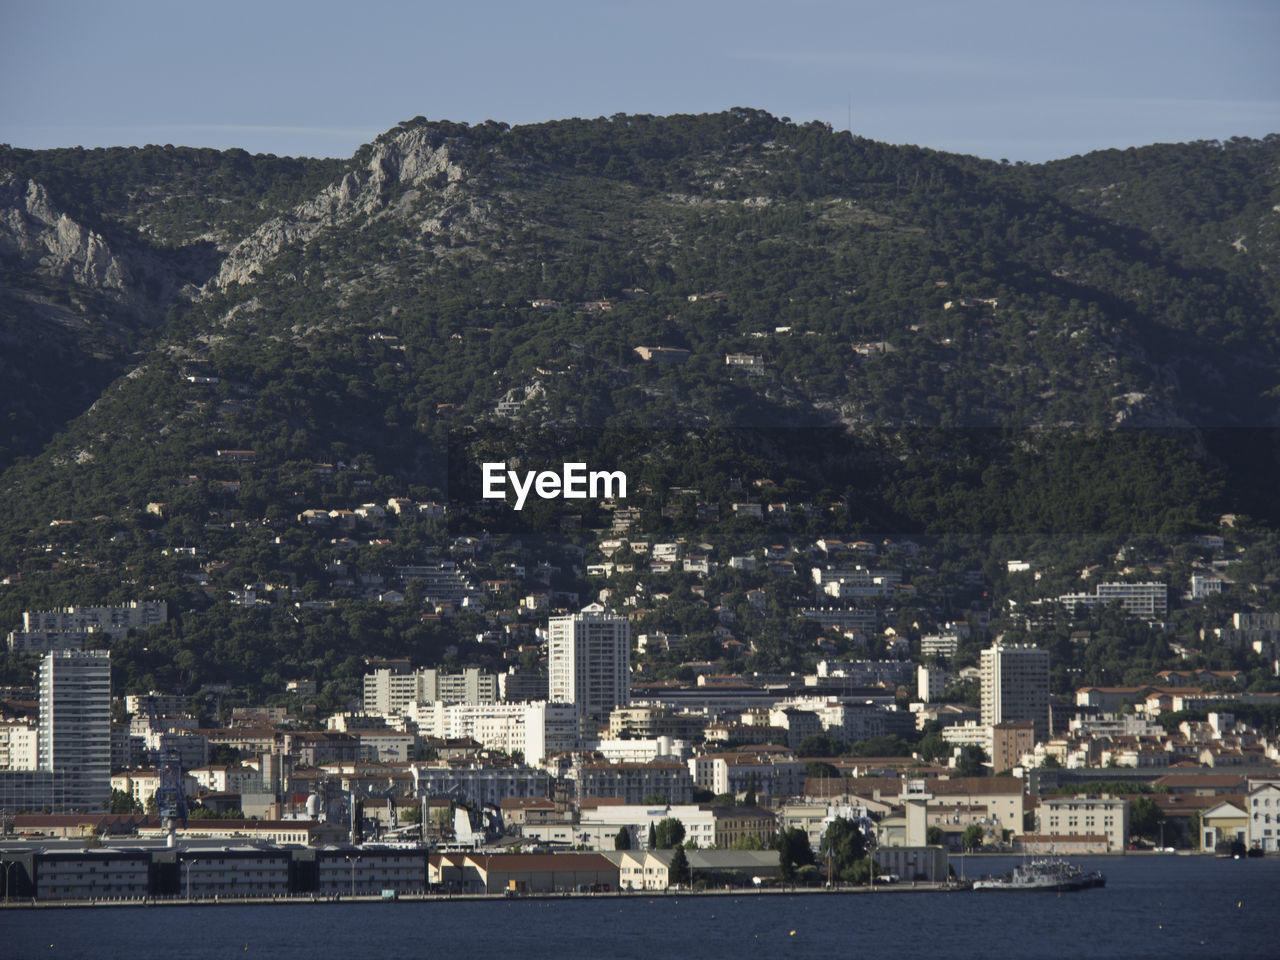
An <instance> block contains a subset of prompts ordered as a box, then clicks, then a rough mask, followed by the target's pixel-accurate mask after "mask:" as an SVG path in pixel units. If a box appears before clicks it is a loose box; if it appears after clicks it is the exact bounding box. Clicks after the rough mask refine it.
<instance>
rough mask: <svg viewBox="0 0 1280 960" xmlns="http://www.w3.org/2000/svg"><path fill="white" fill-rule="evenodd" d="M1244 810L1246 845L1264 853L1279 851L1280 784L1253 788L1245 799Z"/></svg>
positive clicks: (1265, 784)
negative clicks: (1246, 823)
mask: <svg viewBox="0 0 1280 960" xmlns="http://www.w3.org/2000/svg"><path fill="white" fill-rule="evenodd" d="M1244 809H1245V813H1246V814H1247V815H1248V818H1249V820H1248V826H1247V828H1246V834H1245V835H1246V837H1247V839H1246V841H1245V842H1246V844H1247V845H1248V846H1249V847H1257V848H1258V849H1259V850H1263V851H1265V852H1266V853H1275V852H1277V851H1280V784H1276V783H1264V784H1260V785H1258V786H1256V787H1254V788H1253V789H1252V790H1250V791H1249V794H1248V796H1246V797H1245V800H1244Z"/></svg>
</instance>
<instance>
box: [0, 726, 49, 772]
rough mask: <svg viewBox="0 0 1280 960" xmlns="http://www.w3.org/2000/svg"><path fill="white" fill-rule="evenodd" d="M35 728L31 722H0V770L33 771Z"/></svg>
mask: <svg viewBox="0 0 1280 960" xmlns="http://www.w3.org/2000/svg"><path fill="white" fill-rule="evenodd" d="M38 739H39V737H38V731H37V726H36V723H35V722H34V721H31V720H4V721H0V770H35V769H37V767H38V764H39V753H38V751H37V749H36V742H37V740H38Z"/></svg>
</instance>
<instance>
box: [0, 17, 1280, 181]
mask: <svg viewBox="0 0 1280 960" xmlns="http://www.w3.org/2000/svg"><path fill="white" fill-rule="evenodd" d="M0 24H3V29H0V142H5V143H9V144H12V145H13V146H17V147H31V148H46V147H63V146H84V147H97V146H120V145H138V146H141V145H144V144H148V143H156V144H165V143H172V144H174V145H179V146H210V147H217V148H223V149H225V148H229V147H241V148H243V149H245V150H248V151H250V152H252V153H274V154H277V155H293V156H299V155H301V156H328V157H347V156H350V155H351V154H353V153H354V152H355V150H356V149H357V147H359V146H360V145H361V144H362V143H365V142H368V141H369V140H372V139H373V138H374V137H376V136H377V135H378V134H379V133H382V132H383V131H385V130H387V129H389V128H391V127H393V126H394V125H395V124H396V123H398V122H400V121H402V120H407V119H410V118H412V117H415V116H419V115H421V116H426V117H428V118H429V119H433V120H453V121H462V122H467V123H478V122H482V121H484V120H497V121H502V122H505V123H509V124H512V125H516V124H525V123H537V122H541V121H545V120H555V119H563V118H566V117H599V116H610V115H613V114H615V113H650V114H672V113H712V112H718V111H721V110H727V109H729V108H730V107H734V106H742V107H753V108H758V109H762V110H767V111H769V112H770V113H772V114H774V115H775V116H779V117H790V118H791V119H792V120H795V121H797V122H802V123H803V122H808V121H810V120H819V121H823V122H825V123H829V124H831V126H832V127H833V128H835V129H837V130H843V129H851V130H852V131H853V132H854V133H855V134H857V135H858V136H863V137H869V138H871V139H873V140H881V141H885V142H888V143H911V144H916V145H919V146H923V147H931V148H933V149H937V150H946V151H950V152H956V153H967V154H974V155H977V156H981V157H986V158H989V159H1008V160H1011V161H1019V160H1021V161H1028V162H1033V163H1034V162H1040V161H1044V160H1050V159H1056V158H1061V157H1069V156H1073V155H1075V154H1081V153H1087V152H1089V151H1091V150H1098V149H1106V148H1110V147H1119V148H1124V147H1130V146H1143V145H1145V144H1149V143H1159V142H1174V141H1186V140H1219V139H1220V140H1225V139H1227V138H1230V137H1233V136H1247V137H1262V136H1265V135H1267V134H1269V133H1280V2H1277V0H1073V2H1071V3H1064V2H1052V3H1051V2H1048V0H896V2H893V0H874V2H868V0H625V2H615V0H542V2H530V0H471V2H470V3H465V2H461V0H448V2H437V0H418V2H406V0H365V2H364V3H361V4H355V3H350V2H347V3H337V2H331V0H309V2H302V0H255V2H244V0H219V2H218V3H194V2H187V0H0Z"/></svg>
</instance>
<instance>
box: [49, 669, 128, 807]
mask: <svg viewBox="0 0 1280 960" xmlns="http://www.w3.org/2000/svg"><path fill="white" fill-rule="evenodd" d="M39 685H40V721H39V736H38V746H37V754H38V760H37V762H38V764H39V769H41V770H43V771H47V772H56V773H60V774H62V775H63V777H64V782H65V785H66V795H65V797H64V800H63V803H64V805H65V807H66V808H68V809H71V810H86V811H88V810H102V809H104V808H105V806H106V804H107V801H108V800H109V799H110V797H111V655H110V654H109V653H107V652H106V651H98V650H85V651H80V650H60V651H54V652H51V653H48V654H46V655H45V657H44V659H43V660H41V661H40V681H39Z"/></svg>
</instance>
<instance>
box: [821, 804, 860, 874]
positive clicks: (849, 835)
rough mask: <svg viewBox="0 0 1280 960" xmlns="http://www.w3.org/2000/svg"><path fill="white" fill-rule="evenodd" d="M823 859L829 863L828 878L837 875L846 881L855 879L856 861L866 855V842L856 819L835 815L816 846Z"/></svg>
mask: <svg viewBox="0 0 1280 960" xmlns="http://www.w3.org/2000/svg"><path fill="white" fill-rule="evenodd" d="M818 852H819V855H820V856H821V858H822V859H823V860H826V861H828V862H829V863H830V864H831V875H829V876H828V878H827V879H828V880H831V879H833V877H838V878H839V879H841V880H845V881H846V882H853V881H854V880H855V879H856V876H857V874H856V867H857V863H858V861H860V860H861V859H862V858H863V857H865V856H866V855H867V843H866V840H865V838H864V837H863V835H862V827H861V825H860V824H859V823H857V821H854V820H849V819H846V818H845V817H837V818H836V819H835V820H832V821H831V824H830V825H829V826H828V827H827V832H826V833H824V834H823V835H822V843H821V845H820V846H819V848H818Z"/></svg>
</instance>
